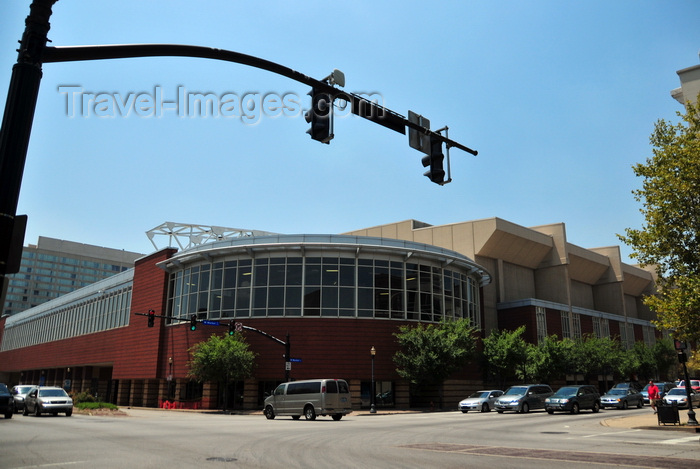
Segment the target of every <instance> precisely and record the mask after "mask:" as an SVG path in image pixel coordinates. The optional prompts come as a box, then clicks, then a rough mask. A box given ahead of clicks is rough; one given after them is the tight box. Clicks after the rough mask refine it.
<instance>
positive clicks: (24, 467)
mask: <svg viewBox="0 0 700 469" xmlns="http://www.w3.org/2000/svg"><path fill="white" fill-rule="evenodd" d="M86 462H87V461H65V462H54V463H47V464H36V465H34V466H22V467H15V468H14V469H31V468H35V467H54V466H66V465H71V464H83V463H86Z"/></svg>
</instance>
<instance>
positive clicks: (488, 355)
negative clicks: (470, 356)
mask: <svg viewBox="0 0 700 469" xmlns="http://www.w3.org/2000/svg"><path fill="white" fill-rule="evenodd" d="M524 333H525V326H520V327H519V328H517V329H516V330H514V331H507V330H502V331H494V332H492V333H491V334H490V335H489V336H488V337H486V338H485V339H484V358H485V360H486V362H487V363H488V368H489V372H490V373H491V374H493V375H494V376H495V377H496V379H497V380H498V381H499V383H500V384H501V386H504V385H505V384H506V382H507V381H510V380H513V379H524V378H525V375H526V368H525V366H526V363H527V358H528V348H527V343H526V342H525V339H523V334H524Z"/></svg>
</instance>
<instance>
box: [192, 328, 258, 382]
mask: <svg viewBox="0 0 700 469" xmlns="http://www.w3.org/2000/svg"><path fill="white" fill-rule="evenodd" d="M190 354H191V357H192V358H191V360H190V361H189V363H188V368H189V372H188V376H189V377H190V378H192V379H195V380H197V381H200V382H203V381H214V382H218V383H226V382H228V381H229V380H241V379H245V378H248V377H250V376H252V372H253V366H254V364H255V353H254V352H251V351H250V350H248V344H247V343H246V341H245V338H244V337H243V336H242V335H241V334H240V333H238V332H237V333H236V334H234V335H232V336H229V335H227V336H223V337H222V336H218V335H212V336H211V337H210V338H209V339H208V340H206V341H204V342H200V343H198V344H196V345H195V346H194V347H192V348H191V349H190Z"/></svg>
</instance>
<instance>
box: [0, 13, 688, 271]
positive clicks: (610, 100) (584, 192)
mask: <svg viewBox="0 0 700 469" xmlns="http://www.w3.org/2000/svg"><path fill="white" fill-rule="evenodd" d="M29 4H30V1H29V0H6V1H2V2H0V105H1V106H2V108H3V109H4V107H5V101H6V98H7V93H6V91H5V90H6V89H7V87H8V86H9V82H10V77H11V73H12V66H13V65H14V64H15V63H16V60H17V53H16V49H17V45H18V44H17V41H18V40H19V39H20V38H21V36H22V32H23V31H24V19H25V18H26V17H27V15H28V13H29ZM697 18H700V2H697V1H696V0H675V1H666V0H656V1H651V0H616V1H610V0H605V1H598V0H590V1H578V2H574V1H561V0H532V1H514V0H511V1H503V0H496V1H489V2H463V1H453V2H418V1H405V0H404V1H384V2H376V1H373V2H368V1H364V0H359V1H353V2H322V1H306V2H289V1H281V0H280V1H267V2H243V1H239V2H233V1H199V2H191V1H178V0H168V1H165V0H150V1H143V0H120V1H105V0H99V1H94V2H77V1H68V0H59V1H58V2H57V3H56V4H55V5H54V7H53V14H52V16H51V20H50V22H51V30H50V31H49V38H50V39H51V41H52V42H51V44H50V45H52V46H77V45H94V44H139V43H165V44H188V45H196V46H205V47H214V48H219V49H226V50H231V51H235V52H241V53H244V54H248V55H251V56H255V57H259V58H262V59H265V60H269V61H272V62H275V63H278V64H281V65H284V66H286V67H289V68H291V69H293V70H296V71H298V72H301V73H303V74H305V75H308V76H310V77H313V78H316V79H319V80H320V79H323V78H324V77H326V76H328V75H329V74H330V73H331V72H332V71H333V70H334V69H339V70H341V71H342V72H343V73H344V74H345V78H346V84H345V87H344V90H346V91H351V92H354V93H358V94H363V95H367V96H371V97H373V99H379V100H381V101H380V102H381V103H382V104H383V105H384V106H385V107H387V108H389V109H391V110H393V111H395V112H397V113H399V114H401V115H403V116H407V115H408V111H409V110H411V111H413V112H415V113H417V114H420V115H422V116H424V117H426V118H427V119H429V120H430V123H431V128H432V129H438V128H441V127H444V126H448V127H449V137H450V138H451V139H452V140H455V141H457V142H459V143H461V144H463V145H465V146H467V147H469V148H473V149H475V150H477V151H478V155H477V156H473V155H471V154H469V153H466V152H463V151H460V150H457V149H455V148H452V149H451V150H450V153H449V154H450V169H451V176H452V182H451V183H449V184H446V185H444V186H439V185H437V184H434V183H432V182H430V180H429V179H428V178H427V177H425V176H423V173H424V172H425V168H423V166H422V164H421V158H422V156H423V155H422V154H421V153H420V152H419V151H417V150H415V149H413V148H410V147H409V145H408V136H407V135H402V134H400V133H398V132H395V131H393V130H390V129H387V128H385V127H382V126H380V125H377V124H375V123H372V122H370V121H368V120H365V119H362V118H359V117H357V116H353V115H348V112H347V109H346V110H342V109H337V115H336V118H335V122H334V134H335V138H334V139H333V140H332V141H331V142H330V144H329V145H325V144H322V143H319V142H317V141H314V140H312V139H311V138H310V136H309V135H308V134H306V130H307V129H308V127H309V125H308V124H307V123H306V121H305V120H304V118H303V110H304V109H305V108H308V106H309V105H310V98H309V97H308V96H307V93H308V92H309V87H308V86H307V85H304V84H301V83H298V82H296V81H293V80H290V79H289V78H285V77H282V76H278V75H275V74H273V73H270V72H268V71H265V70H261V69H256V68H253V67H249V66H245V65H241V64H236V63H230V62H223V61H216V60H208V59H199V58H181V57H165V58H136V59H118V60H99V61H85V62H66V63H46V64H44V65H43V78H42V81H41V88H40V92H39V97H38V102H37V107H36V113H35V117H34V123H33V127H32V135H31V141H30V145H29V150H28V154H27V161H26V165H25V170H24V176H23V180H22V188H21V193H20V199H19V205H18V209H17V213H18V214H27V215H28V216H29V222H28V226H27V231H26V235H25V245H26V244H29V243H31V244H35V243H36V242H37V240H38V237H39V236H48V237H52V238H58V239H65V240H70V241H75V242H81V243H87V244H94V245H98V246H106V247H111V248H116V249H124V250H127V251H135V252H141V253H144V254H147V253H150V252H152V251H154V247H153V245H152V244H151V242H150V241H149V239H148V238H147V236H146V234H145V233H146V231H148V230H150V229H152V228H155V227H157V226H159V225H161V224H162V223H164V222H166V221H171V222H176V223H185V224H199V225H212V226H223V227H231V228H239V229H249V230H263V231H270V232H275V233H284V234H294V233H343V232H347V231H351V230H357V229H361V228H366V227H370V226H376V225H381V224H387V223H394V222H399V221H402V220H407V219H416V220H420V221H422V222H425V223H429V224H431V225H442V224H450V223H458V222H462V221H469V220H478V219H483V218H492V217H499V218H502V219H505V220H508V221H510V222H513V223H516V224H518V225H522V226H526V227H534V226H539V225H547V224H553V223H564V224H565V225H566V233H567V240H568V241H569V242H570V243H573V244H575V245H578V246H581V247H584V248H595V247H602V246H620V249H621V252H622V254H623V259H625V260H627V261H628V262H634V261H633V260H630V258H629V256H630V255H631V252H632V251H631V250H630V249H629V248H628V247H627V246H625V245H624V244H622V243H621V242H620V240H619V239H618V236H617V235H618V234H623V233H624V231H625V229H626V228H641V227H642V226H643V222H644V220H643V216H642V214H641V213H640V209H641V203H640V202H638V201H636V200H635V199H634V197H633V194H632V191H633V190H635V189H638V188H640V187H641V182H642V181H641V180H640V179H639V178H637V177H636V176H635V175H634V173H633V170H632V166H633V165H634V164H637V163H643V162H644V161H645V160H646V159H647V158H649V157H650V156H651V155H652V148H651V146H650V144H649V136H650V135H651V133H652V132H653V130H654V124H655V122H657V121H658V120H659V119H664V120H667V121H670V122H678V121H679V117H678V116H677V113H678V112H679V111H682V110H683V109H682V106H681V105H680V104H679V103H678V102H676V101H675V100H674V99H672V98H671V95H670V91H671V90H672V89H674V88H677V87H679V86H680V82H679V79H678V76H677V74H676V71H677V70H681V69H684V68H687V67H691V66H694V65H696V64H698V61H699V57H698V51H699V50H700V28H698V27H697ZM197 94H202V95H204V94H208V95H209V96H210V97H212V99H211V102H212V103H215V104H216V111H217V112H216V115H213V114H214V112H213V109H209V112H208V113H204V112H200V110H199V109H198V108H197V107H196V106H192V105H189V106H187V105H186V103H188V102H189V100H190V99H196V97H197ZM158 247H159V248H160V247H163V246H162V245H159V246H158Z"/></svg>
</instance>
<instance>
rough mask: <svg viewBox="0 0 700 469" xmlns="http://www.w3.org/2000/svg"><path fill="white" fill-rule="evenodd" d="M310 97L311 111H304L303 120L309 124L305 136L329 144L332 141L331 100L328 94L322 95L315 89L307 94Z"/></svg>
mask: <svg viewBox="0 0 700 469" xmlns="http://www.w3.org/2000/svg"><path fill="white" fill-rule="evenodd" d="M309 95H311V109H309V110H308V111H306V114H305V115H304V119H306V122H308V123H310V124H311V127H310V128H309V130H307V131H306V133H307V134H309V135H311V138H312V139H314V140H317V141H319V142H321V143H329V142H330V141H331V140H333V129H332V127H333V112H332V109H331V108H332V106H333V99H332V98H331V95H330V94H328V93H322V92H320V91H317V90H315V89H312V90H311V91H310V92H309Z"/></svg>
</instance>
